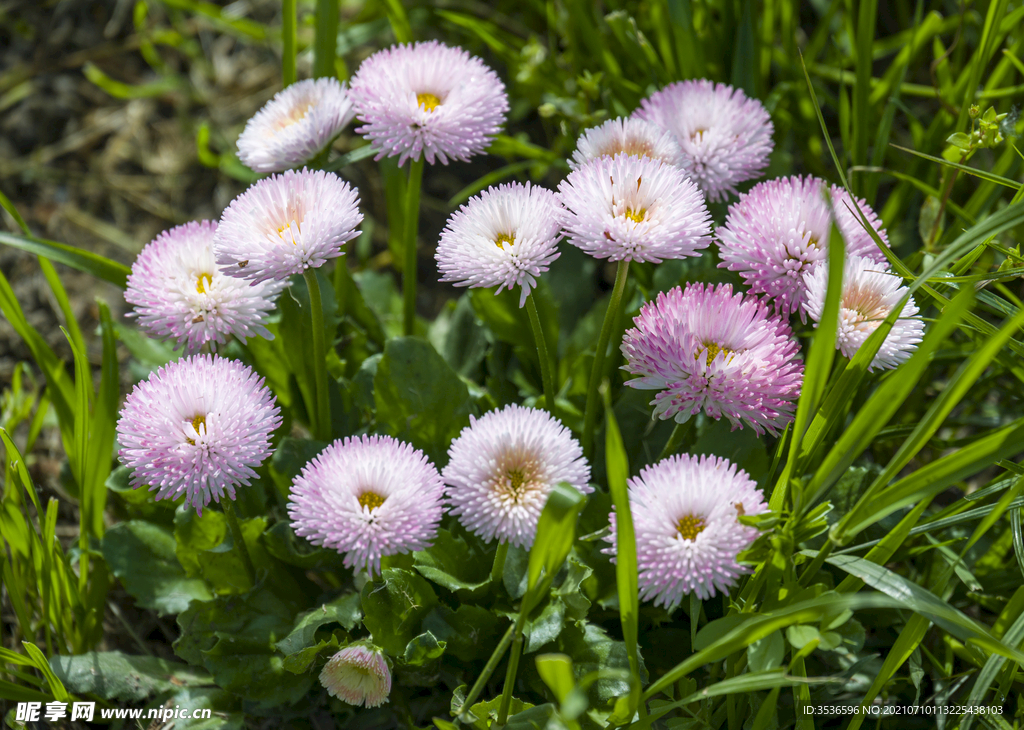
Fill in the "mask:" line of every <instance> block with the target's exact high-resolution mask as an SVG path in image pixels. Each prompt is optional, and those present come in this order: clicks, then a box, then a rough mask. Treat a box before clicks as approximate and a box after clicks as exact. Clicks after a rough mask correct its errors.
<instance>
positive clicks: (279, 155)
mask: <svg viewBox="0 0 1024 730" xmlns="http://www.w3.org/2000/svg"><path fill="white" fill-rule="evenodd" d="M354 116H355V109H353V107H352V100H351V99H350V98H349V95H348V91H347V89H346V88H345V84H339V83H338V80H337V79H334V78H323V79H306V80H305V81H299V82H297V83H294V84H291V85H290V86H286V87H285V88H284V89H282V90H281V91H279V92H277V94H275V95H274V98H273V99H271V100H270V101H268V102H267V103H266V104H265V105H264V106H263V108H262V109H260V110H259V111H258V112H256V114H255V115H254V116H253V117H252V119H250V120H249V121H248V122H246V124H245V129H243V130H242V134H241V135H239V137H238V159H239V160H241V161H242V164H244V165H246V166H248V167H249V168H250V169H252V170H255V171H256V172H282V171H284V170H287V169H289V168H291V167H298V166H299V165H301V164H303V163H305V162H308V161H309V160H311V159H313V158H314V157H316V156H317V154H319V153H320V152H321V151H323V150H324V149H325V148H326V147H327V146H328V145H330V144H331V142H333V141H334V138H335V137H337V136H338V135H339V134H340V133H341V130H343V129H344V128H345V127H346V126H348V123H349V122H351V121H352V117H354Z"/></svg>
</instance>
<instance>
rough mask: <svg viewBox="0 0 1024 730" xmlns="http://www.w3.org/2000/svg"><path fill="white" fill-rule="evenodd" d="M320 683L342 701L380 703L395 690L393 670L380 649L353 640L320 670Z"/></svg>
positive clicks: (357, 703) (363, 703) (361, 703)
mask: <svg viewBox="0 0 1024 730" xmlns="http://www.w3.org/2000/svg"><path fill="white" fill-rule="evenodd" d="M320 684H322V685H323V686H324V689H326V690H327V692H328V694H330V695H331V696H332V697H337V698H338V699H339V700H341V701H342V702H347V703H348V704H350V705H355V706H356V707H359V706H365V707H380V706H381V705H383V704H384V703H385V702H387V701H388V695H390V694H391V670H389V669H388V663H387V661H386V660H385V659H384V654H383V653H381V651H380V650H379V649H376V648H374V647H369V646H364V645H363V644H352V645H351V646H346V647H345V648H344V649H342V650H341V651H339V652H338V653H337V654H335V655H334V656H333V657H331V658H330V660H328V662H327V663H326V664H325V665H324V668H323V670H321V672H320Z"/></svg>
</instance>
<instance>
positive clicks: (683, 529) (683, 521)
mask: <svg viewBox="0 0 1024 730" xmlns="http://www.w3.org/2000/svg"><path fill="white" fill-rule="evenodd" d="M706 526H707V525H706V523H705V522H704V518H703V517H698V516H697V515H684V516H683V517H681V518H680V519H679V524H678V525H676V531H677V532H678V533H679V536H680V537H681V538H683V539H684V540H695V539H697V535H699V534H700V533H702V532H704V528H705V527H706Z"/></svg>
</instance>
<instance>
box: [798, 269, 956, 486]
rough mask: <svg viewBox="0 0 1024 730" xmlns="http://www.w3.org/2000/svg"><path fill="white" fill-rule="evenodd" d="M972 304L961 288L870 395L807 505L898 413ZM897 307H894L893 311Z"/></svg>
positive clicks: (825, 463) (813, 482) (835, 447)
mask: <svg viewBox="0 0 1024 730" xmlns="http://www.w3.org/2000/svg"><path fill="white" fill-rule="evenodd" d="M973 301H974V296H973V290H972V289H965V290H964V291H963V292H962V293H961V294H960V295H959V296H958V297H957V298H956V299H954V300H953V303H952V304H951V305H950V306H949V307H948V308H947V309H946V311H945V312H943V314H942V316H941V317H940V318H939V319H938V321H937V322H935V323H934V324H933V325H932V327H931V328H930V329H929V330H928V333H927V334H926V335H925V337H924V339H923V340H922V341H921V344H920V345H919V346H918V348H917V350H916V351H915V352H914V354H913V355H911V356H910V359H909V360H907V362H905V363H904V364H903V365H902V366H900V367H899V368H898V369H897V370H896V372H894V373H893V374H892V375H890V376H889V377H888V378H886V379H885V380H884V381H883V382H882V384H881V385H879V386H878V388H877V389H876V390H875V392H874V393H872V395H871V397H870V398H869V399H868V402H867V403H865V404H864V407H863V408H861V409H860V411H858V412H857V415H856V416H854V418H853V421H852V422H851V423H850V425H849V426H847V427H846V428H845V429H844V430H843V433H842V434H841V435H840V437H839V439H838V440H837V441H836V443H835V445H833V447H832V448H831V449H830V450H829V452H828V454H827V455H826V457H825V459H824V461H823V462H822V463H821V465H820V466H819V467H818V469H817V471H816V472H815V473H814V477H813V478H812V479H811V481H810V482H809V483H808V485H807V487H806V492H808V493H810V494H812V495H813V496H812V497H811V499H810V500H808V502H809V503H813V502H815V501H817V500H818V499H820V498H821V497H822V496H823V495H824V494H825V492H826V490H827V489H828V488H829V487H830V486H832V484H834V483H835V482H836V481H837V480H838V479H839V477H841V476H842V475H843V474H845V473H846V470H847V469H848V468H849V466H850V465H851V464H852V463H853V462H854V460H856V459H857V457H858V456H860V455H861V453H863V451H864V450H865V449H866V448H867V447H868V446H870V445H871V442H872V441H873V440H874V438H875V436H876V435H877V434H878V432H879V431H881V430H882V428H884V427H885V425H886V424H887V423H888V422H889V420H890V419H891V418H892V417H893V416H894V415H895V414H896V413H897V411H899V409H900V407H901V406H902V405H903V403H904V401H906V399H907V398H908V397H909V396H910V394H911V393H912V392H913V391H914V389H915V388H916V387H917V386H918V383H919V382H920V379H921V377H922V376H923V375H924V373H925V371H926V370H927V368H928V365H929V363H930V362H931V358H932V355H933V354H934V353H935V351H936V350H938V348H939V346H940V345H941V344H942V343H943V342H945V341H946V338H947V337H949V336H950V335H951V334H952V333H953V331H954V330H955V329H956V327H957V325H958V324H959V323H960V320H961V319H962V318H963V314H964V312H965V311H966V310H967V309H968V308H969V307H970V305H971V303H972V302H973ZM899 308H900V307H899V306H897V308H896V310H897V311H898V310H899Z"/></svg>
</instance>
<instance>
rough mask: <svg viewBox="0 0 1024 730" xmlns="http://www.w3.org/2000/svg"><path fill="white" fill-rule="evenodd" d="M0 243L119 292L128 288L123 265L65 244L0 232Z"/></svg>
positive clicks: (130, 271) (126, 269)
mask: <svg viewBox="0 0 1024 730" xmlns="http://www.w3.org/2000/svg"><path fill="white" fill-rule="evenodd" d="M0 243H3V244H6V245H8V246H11V247H12V248H17V249H21V250H22V251H28V252H29V253H34V254H36V255H37V256H45V257H46V258H48V259H51V260H53V261H58V262H60V263H62V264H65V265H67V266H70V267H71V268H73V269H78V270H79V271H84V272H85V273H87V274H92V275H93V276H95V277H96V278H97V279H102V280H103V281H109V282H110V283H111V284H113V285H114V286H116V287H119V288H121V289H124V288H125V287H126V286H127V285H128V274H130V273H132V270H131V269H129V268H128V267H127V266H125V265H124V264H119V263H117V262H116V261H111V260H110V259H108V258H104V257H103V256H100V255H99V254H95V253H92V252H91V251H85V250H82V249H79V248H75V247H74V246H69V245H67V244H65V243H57V242H56V241H47V240H46V239H43V238H35V237H34V236H33V237H31V238H30V237H28V236H21V235H18V234H17V233H7V232H4V231H0Z"/></svg>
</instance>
